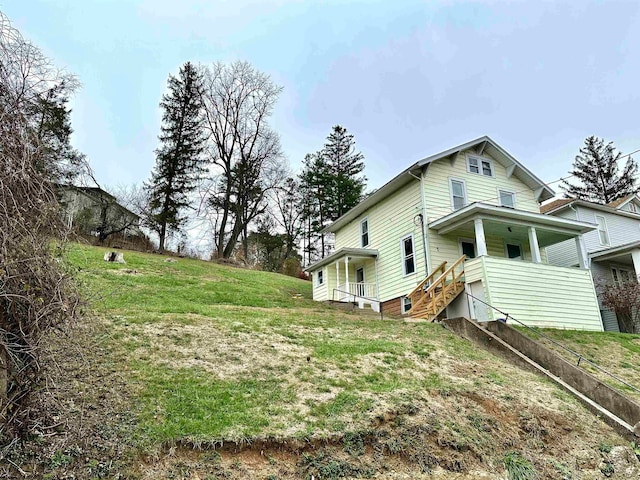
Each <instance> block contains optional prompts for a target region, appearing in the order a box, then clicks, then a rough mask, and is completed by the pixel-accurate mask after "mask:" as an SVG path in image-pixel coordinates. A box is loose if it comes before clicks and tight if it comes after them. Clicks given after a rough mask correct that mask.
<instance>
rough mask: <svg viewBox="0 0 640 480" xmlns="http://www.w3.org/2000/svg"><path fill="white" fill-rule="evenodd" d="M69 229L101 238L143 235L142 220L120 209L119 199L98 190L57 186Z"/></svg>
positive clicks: (63, 215)
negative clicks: (118, 235)
mask: <svg viewBox="0 0 640 480" xmlns="http://www.w3.org/2000/svg"><path fill="white" fill-rule="evenodd" d="M55 188H56V190H57V192H58V199H59V201H60V207H61V210H62V218H63V220H64V221H65V222H66V224H67V226H69V227H75V228H77V229H78V230H79V231H80V233H83V234H86V235H95V236H100V235H101V234H102V235H105V234H107V233H108V234H113V233H122V234H124V235H137V234H139V233H140V229H139V226H140V217H139V216H138V215H136V214H135V213H133V212H131V211H130V210H128V209H127V208H125V207H123V206H122V205H120V204H119V203H118V202H117V200H116V198H115V197H114V196H113V195H111V194H110V193H108V192H105V191H104V190H102V189H101V188H97V187H76V186H74V185H61V184H58V185H56V186H55Z"/></svg>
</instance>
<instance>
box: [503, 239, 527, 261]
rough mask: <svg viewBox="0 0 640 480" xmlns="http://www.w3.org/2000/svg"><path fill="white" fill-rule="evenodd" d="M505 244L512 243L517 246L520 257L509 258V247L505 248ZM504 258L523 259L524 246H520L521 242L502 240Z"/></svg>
mask: <svg viewBox="0 0 640 480" xmlns="http://www.w3.org/2000/svg"><path fill="white" fill-rule="evenodd" d="M507 245H514V246H516V247H518V248H520V258H519V259H518V258H509V249H508V248H507ZM504 258H506V259H507V260H524V248H522V244H521V243H518V242H510V241H508V240H505V241H504Z"/></svg>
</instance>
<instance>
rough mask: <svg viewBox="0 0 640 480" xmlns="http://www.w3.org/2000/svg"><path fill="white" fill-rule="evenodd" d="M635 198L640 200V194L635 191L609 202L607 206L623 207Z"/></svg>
mask: <svg viewBox="0 0 640 480" xmlns="http://www.w3.org/2000/svg"><path fill="white" fill-rule="evenodd" d="M633 199H636V200H640V199H638V196H637V195H636V194H635V193H632V194H631V195H627V196H626V197H622V198H619V199H617V200H614V201H613V202H609V203H607V206H608V207H611V208H622V207H624V206H625V205H626V204H627V203H629V202H631V201H632V200H633Z"/></svg>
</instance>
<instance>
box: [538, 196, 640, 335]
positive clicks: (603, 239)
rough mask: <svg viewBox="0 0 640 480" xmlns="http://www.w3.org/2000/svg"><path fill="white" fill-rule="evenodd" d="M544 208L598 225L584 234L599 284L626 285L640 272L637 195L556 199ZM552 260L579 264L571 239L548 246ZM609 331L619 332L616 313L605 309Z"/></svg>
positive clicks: (561, 215) (563, 264) (638, 204)
mask: <svg viewBox="0 0 640 480" xmlns="http://www.w3.org/2000/svg"><path fill="white" fill-rule="evenodd" d="M540 211H541V212H542V213H545V214H547V215H552V216H555V217H557V218H566V219H570V220H577V221H581V222H589V223H594V224H596V225H597V229H596V230H594V231H592V232H588V233H586V234H585V235H584V243H585V247H586V250H587V254H588V257H589V262H590V268H591V273H592V275H593V281H594V283H595V285H596V287H597V286H598V285H600V284H606V283H614V284H618V285H619V284H622V283H624V282H628V281H630V280H632V279H634V278H638V276H639V275H640V199H639V198H638V197H637V196H636V195H629V196H627V197H624V198H621V199H620V200H616V201H615V202H611V203H609V204H607V205H600V204H597V203H592V202H586V201H584V200H576V199H571V198H563V199H560V200H554V201H553V202H550V203H548V204H545V205H543V206H542V207H540ZM546 250H547V256H548V259H549V263H551V264H554V265H561V266H567V267H572V266H575V265H577V264H578V258H577V252H576V250H575V247H574V246H573V245H572V244H571V243H570V242H562V243H559V244H556V245H552V246H549V247H547V249H546ZM601 315H602V321H603V324H604V328H605V330H611V331H619V329H618V322H617V319H616V315H615V314H614V313H613V312H611V311H610V310H607V309H605V308H601Z"/></svg>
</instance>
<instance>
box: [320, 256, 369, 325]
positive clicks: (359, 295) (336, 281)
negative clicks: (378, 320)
mask: <svg viewBox="0 0 640 480" xmlns="http://www.w3.org/2000/svg"><path fill="white" fill-rule="evenodd" d="M308 270H309V271H312V272H318V271H321V272H323V273H322V274H320V275H322V276H323V277H324V278H323V283H324V285H323V287H324V294H323V292H322V291H319V289H315V288H314V299H316V300H323V299H324V300H332V301H337V302H350V303H356V304H357V305H358V306H359V307H360V308H364V307H365V305H369V306H371V308H372V309H373V310H374V311H376V312H379V311H380V302H379V293H378V292H379V290H378V251H377V250H373V249H365V248H343V249H340V250H338V251H336V252H334V253H333V254H331V255H329V256H327V257H325V258H323V259H322V260H320V261H319V262H317V263H315V264H314V265H312V266H310V267H309V268H308ZM321 295H323V296H324V298H322V297H321Z"/></svg>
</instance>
